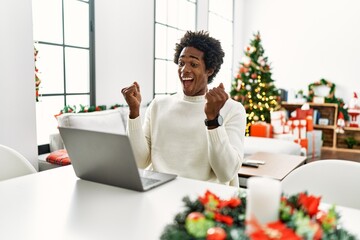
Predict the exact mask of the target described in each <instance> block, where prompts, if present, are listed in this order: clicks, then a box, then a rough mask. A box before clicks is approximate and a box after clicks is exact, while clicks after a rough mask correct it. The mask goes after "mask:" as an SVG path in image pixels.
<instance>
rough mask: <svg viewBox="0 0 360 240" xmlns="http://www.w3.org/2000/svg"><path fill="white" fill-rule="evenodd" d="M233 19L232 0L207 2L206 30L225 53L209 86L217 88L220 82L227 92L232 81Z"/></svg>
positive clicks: (210, 0) (211, 0)
mask: <svg viewBox="0 0 360 240" xmlns="http://www.w3.org/2000/svg"><path fill="white" fill-rule="evenodd" d="M233 19H234V17H233V0H222V1H218V0H209V25H208V29H209V32H210V34H211V36H213V37H215V38H217V39H219V40H220V41H221V46H222V48H223V50H224V52H225V58H224V63H223V64H222V66H221V69H220V71H219V73H218V74H217V75H216V77H215V78H214V81H213V82H212V84H211V86H218V85H219V83H220V82H223V83H224V86H225V90H226V91H227V92H230V90H231V80H232V79H233V74H232V62H233V23H234V20H233ZM211 86H210V87H211Z"/></svg>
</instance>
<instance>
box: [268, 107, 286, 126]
mask: <svg viewBox="0 0 360 240" xmlns="http://www.w3.org/2000/svg"><path fill="white" fill-rule="evenodd" d="M270 122H271V125H272V126H273V127H274V130H275V127H277V128H279V126H284V125H285V122H286V111H285V110H279V111H273V112H270Z"/></svg>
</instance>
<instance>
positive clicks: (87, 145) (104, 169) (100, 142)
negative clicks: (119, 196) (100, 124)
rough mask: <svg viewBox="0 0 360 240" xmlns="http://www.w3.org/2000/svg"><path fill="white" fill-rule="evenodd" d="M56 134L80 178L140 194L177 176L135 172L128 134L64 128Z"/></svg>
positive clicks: (143, 171) (136, 170)
mask: <svg viewBox="0 0 360 240" xmlns="http://www.w3.org/2000/svg"><path fill="white" fill-rule="evenodd" d="M59 131H60V135H61V137H62V139H63V142H64V145H65V148H66V150H67V152H68V155H69V158H70V159H71V163H72V166H73V168H74V171H75V174H76V176H77V177H79V178H80V179H83V180H88V181H92V182H97V183H102V184H107V185H112V186H117V187H121V188H126V189H131V190H135V191H141V192H142V191H147V190H149V189H152V188H155V187H157V186H160V185H161V184H164V183H166V182H169V181H171V180H173V179H175V178H176V177H177V175H174V174H167V173H160V172H155V171H149V170H143V169H138V167H137V165H136V161H135V157H134V154H133V151H132V148H131V144H130V141H129V138H128V136H127V135H121V134H114V133H105V132H98V131H90V130H84V129H76V128H65V127H59Z"/></svg>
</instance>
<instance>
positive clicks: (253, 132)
mask: <svg viewBox="0 0 360 240" xmlns="http://www.w3.org/2000/svg"><path fill="white" fill-rule="evenodd" d="M272 133H273V127H272V125H271V124H269V123H266V122H256V123H253V124H252V125H251V127H250V136H253V137H266V138H272Z"/></svg>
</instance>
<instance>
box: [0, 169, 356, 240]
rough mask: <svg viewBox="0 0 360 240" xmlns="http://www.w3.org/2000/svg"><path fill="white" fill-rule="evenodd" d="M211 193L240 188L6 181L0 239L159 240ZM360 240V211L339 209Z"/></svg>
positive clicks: (52, 177)
mask: <svg viewBox="0 0 360 240" xmlns="http://www.w3.org/2000/svg"><path fill="white" fill-rule="evenodd" d="M206 190H210V191H212V192H214V193H215V194H217V195H219V196H220V197H221V198H229V197H231V196H233V194H234V193H235V192H236V191H237V189H236V188H233V187H229V186H224V185H220V184H216V183H209V182H203V181H197V180H191V179H186V178H181V177H178V178H177V179H175V180H173V181H171V182H169V183H167V184H165V185H162V186H160V187H158V188H155V189H151V190H150V191H148V192H136V191H131V190H126V189H122V188H117V187H113V186H107V185H103V184H97V183H93V182H88V181H84V180H80V179H78V178H77V177H76V176H75V174H74V171H73V169H72V166H71V165H70V166H65V167H61V168H57V169H53V170H48V171H43V172H40V173H36V174H32V175H27V176H23V177H19V178H14V179H10V180H6V181H2V182H0V193H1V200H0V201H1V204H0V239H7V240H9V239H10V240H11V239H30V240H32V239H37V240H42V239H70V240H71V239H76V240H78V239H87V240H92V239H110V240H111V239H159V236H160V235H161V233H162V232H163V230H164V227H165V226H166V225H167V224H170V223H172V221H173V219H174V217H175V215H176V214H177V213H178V212H180V211H182V210H183V209H184V208H183V207H184V203H183V202H182V198H183V197H185V196H190V197H191V198H193V199H195V198H196V197H198V196H199V195H203V194H204V193H205V191H206ZM338 210H339V212H340V214H341V216H342V219H343V223H344V226H345V227H346V228H347V229H348V230H349V231H352V232H353V233H356V234H358V235H359V236H360V229H359V227H358V226H359V221H360V210H356V209H351V208H342V207H338Z"/></svg>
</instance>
